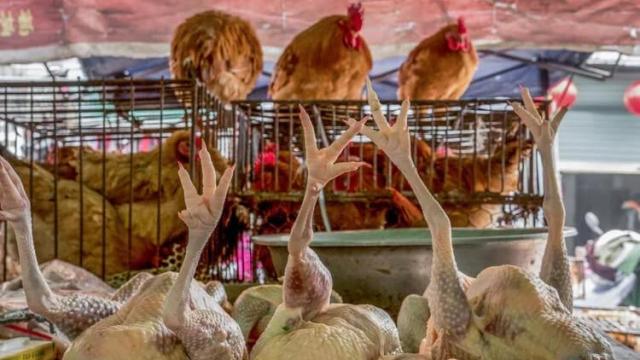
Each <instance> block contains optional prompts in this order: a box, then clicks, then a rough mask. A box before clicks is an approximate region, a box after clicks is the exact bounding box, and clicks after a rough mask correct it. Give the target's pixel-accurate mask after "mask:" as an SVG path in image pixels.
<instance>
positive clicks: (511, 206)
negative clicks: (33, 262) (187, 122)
mask: <svg viewBox="0 0 640 360" xmlns="http://www.w3.org/2000/svg"><path fill="white" fill-rule="evenodd" d="M302 105H303V106H304V107H305V108H306V110H307V112H308V113H309V114H310V115H311V117H312V121H314V122H315V128H316V133H317V134H318V138H319V139H320V140H319V142H320V143H321V144H319V145H320V146H326V144H328V143H330V142H331V141H333V139H335V138H336V137H337V136H339V135H340V134H341V133H342V132H343V131H344V130H345V129H346V127H347V125H346V124H345V123H344V120H346V119H347V118H349V117H351V118H360V117H362V116H364V115H365V114H369V113H370V109H369V106H368V105H367V104H366V103H365V102H362V101H341V102H336V101H314V102H303V103H302ZM400 106H401V104H400V103H399V102H397V101H389V102H384V103H383V107H384V109H383V110H384V112H385V113H386V116H387V118H388V119H390V121H392V122H393V121H395V117H396V116H397V115H398V114H399V112H400ZM539 106H540V108H541V110H546V106H547V104H546V103H540V104H539ZM226 112H227V113H230V114H227V115H226V118H227V119H229V120H225V121H232V122H235V123H237V124H238V125H237V128H238V132H239V136H238V139H237V144H234V146H235V153H234V155H233V156H232V157H233V158H234V161H235V162H236V163H238V164H240V165H241V166H240V167H239V169H240V171H239V173H238V176H237V182H236V184H235V186H236V188H235V190H236V192H237V193H238V194H241V195H242V196H244V197H245V198H249V199H251V202H252V203H255V204H256V205H257V208H258V209H259V211H258V213H257V216H258V231H259V232H283V231H287V230H288V229H289V227H290V226H291V223H292V220H293V218H294V217H295V211H289V214H284V215H283V214H282V211H285V212H286V211H288V210H291V209H289V207H287V206H283V205H282V204H286V203H287V202H293V203H297V202H299V200H300V198H301V196H302V190H303V184H304V181H303V179H302V168H303V151H302V149H303V146H302V145H303V144H302V141H303V140H302V130H301V125H300V122H299V120H298V103H294V102H284V101H275V102H261V101H244V102H235V103H234V106H233V108H232V109H231V110H227V111H226ZM408 124H409V130H410V133H411V136H412V140H413V141H412V144H413V145H412V146H413V157H414V160H415V162H416V166H417V168H418V170H419V171H420V173H421V175H422V176H423V179H424V180H425V181H426V183H427V185H428V186H429V188H430V189H431V190H432V192H434V194H435V195H436V197H438V199H439V201H441V202H442V204H443V205H444V207H445V209H446V210H447V211H448V213H449V215H450V217H452V222H453V224H454V226H460V227H476V228H484V227H489V226H493V225H497V224H502V225H510V226H534V225H536V224H537V222H539V221H540V218H539V214H538V212H539V209H540V207H541V205H542V187H541V182H540V177H539V174H538V171H537V169H538V160H537V155H536V153H535V151H534V149H533V141H532V139H531V136H530V134H529V133H528V131H527V130H526V128H525V127H524V126H523V125H522V123H521V121H520V119H519V118H518V117H517V115H516V114H515V113H514V112H513V111H512V109H511V107H510V106H509V102H508V100H471V101H416V102H413V103H412V105H411V108H410V110H409V118H408ZM225 128H226V129H228V128H229V127H228V126H227V127H225ZM342 159H344V160H360V161H365V162H368V163H369V164H370V165H371V166H370V167H365V168H361V169H360V170H358V171H357V172H356V173H354V174H351V175H345V176H343V177H341V178H339V179H336V181H334V182H332V183H331V184H330V185H328V186H327V188H326V189H325V192H324V199H325V206H321V207H323V208H324V209H321V210H322V211H321V212H320V215H319V216H320V218H319V219H317V221H316V223H317V224H318V227H319V228H321V229H333V230H336V229H337V230H345V229H359V228H382V227H398V226H410V225H417V224H416V223H414V222H415V219H399V218H398V217H400V218H402V217H405V218H406V217H407V214H406V212H407V211H409V212H411V210H410V208H411V206H410V205H409V204H408V203H407V201H409V202H413V199H412V198H413V194H412V192H411V189H410V188H409V186H408V184H406V182H405V180H404V178H403V177H402V176H401V175H400V173H399V171H398V170H397V169H396V168H395V167H394V166H393V165H392V164H391V163H390V162H389V161H388V159H387V158H386V157H385V156H384V154H383V153H382V152H381V151H380V150H379V149H377V148H376V147H375V145H373V144H372V143H371V142H370V141H369V140H368V139H367V138H365V137H363V136H357V137H356V138H355V139H354V140H353V141H352V143H351V144H350V146H349V147H348V148H347V150H345V151H344V153H343V154H342ZM341 203H342V205H340V204H341ZM358 203H360V204H358ZM265 204H268V206H266V205H265ZM406 206H409V209H407V208H405V207H406ZM294 207H295V205H294ZM353 207H359V208H360V209H359V210H360V211H359V212H358V213H359V215H357V216H355V218H346V217H345V214H351V213H349V212H348V211H347V210H349V208H353ZM365 208H368V209H365ZM261 209H262V210H264V211H267V212H269V214H267V213H264V211H262V210H261ZM327 211H328V212H329V213H328V214H327V213H326V212H327ZM274 213H278V215H276V216H273V217H271V218H270V216H271V215H273V214H274ZM355 213H356V212H353V214H355ZM409 217H410V216H409ZM420 217H421V215H420ZM417 220H418V221H419V219H417Z"/></svg>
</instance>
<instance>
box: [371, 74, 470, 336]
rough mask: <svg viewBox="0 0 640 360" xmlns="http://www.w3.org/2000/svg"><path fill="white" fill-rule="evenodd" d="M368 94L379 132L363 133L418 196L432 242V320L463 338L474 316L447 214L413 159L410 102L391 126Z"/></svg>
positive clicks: (429, 292) (430, 288)
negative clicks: (456, 259)
mask: <svg viewBox="0 0 640 360" xmlns="http://www.w3.org/2000/svg"><path fill="white" fill-rule="evenodd" d="M367 93H368V100H369V105H370V106H371V112H372V114H373V119H374V120H375V123H376V124H377V126H378V128H379V129H380V130H379V131H375V130H373V129H371V128H370V127H368V126H364V127H363V128H362V133H363V134H365V135H366V136H367V137H369V138H370V139H371V140H372V141H373V142H374V143H375V144H376V145H377V146H378V147H379V148H380V149H382V151H384V152H385V154H387V156H388V157H389V158H390V159H391V161H392V162H393V163H394V164H395V165H396V166H397V167H398V169H399V170H400V171H401V172H402V174H403V175H404V176H405V177H406V179H407V181H408V183H409V185H410V186H411V188H412V189H413V192H414V193H415V194H416V198H417V199H418V202H419V203H420V206H421V208H422V212H423V215H424V218H425V220H426V222H427V224H428V226H429V230H430V231H431V235H432V236H431V237H432V239H433V240H432V241H433V263H432V266H431V280H430V283H429V287H428V288H427V293H426V294H427V298H428V300H429V307H430V309H431V316H432V318H433V319H434V321H435V322H436V323H437V325H438V326H439V327H440V328H443V329H447V330H446V332H447V334H448V335H449V336H453V337H459V336H462V335H464V333H465V331H466V329H467V326H468V324H469V319H470V316H471V313H470V311H469V305H468V303H467V299H466V297H465V294H464V291H463V289H462V286H461V285H460V281H461V279H460V278H459V276H458V268H457V266H456V261H455V259H454V256H453V246H452V242H451V223H450V222H449V218H448V216H447V214H446V213H445V211H444V210H443V209H442V207H441V206H440V204H439V203H438V201H437V200H436V199H435V198H434V197H433V195H432V194H431V192H430V191H429V190H428V189H427V187H426V186H425V185H424V183H423V181H422V179H421V178H420V175H419V174H418V171H417V169H416V167H415V164H414V163H413V160H412V158H411V140H410V136H409V130H408V128H407V115H408V110H409V101H408V100H405V101H403V102H402V109H401V112H400V115H399V117H398V120H397V121H396V123H395V124H394V125H393V126H390V125H389V124H388V122H387V120H386V119H385V117H384V114H383V113H382V107H381V105H380V101H379V100H378V96H377V94H376V93H375V92H374V91H373V88H372V87H371V83H370V82H369V81H367Z"/></svg>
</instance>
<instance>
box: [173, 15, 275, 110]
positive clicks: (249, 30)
mask: <svg viewBox="0 0 640 360" xmlns="http://www.w3.org/2000/svg"><path fill="white" fill-rule="evenodd" d="M169 65H170V68H171V74H172V76H173V78H174V79H194V80H198V81H199V82H201V83H202V84H204V85H205V86H206V88H207V90H208V91H209V93H210V94H211V95H213V96H215V97H217V98H218V99H220V100H222V101H223V102H229V101H233V100H243V99H245V98H246V97H247V95H248V94H249V93H250V92H251V90H253V87H254V86H255V83H256V81H257V80H258V77H259V76H260V72H261V71H262V48H261V47H260V42H259V40H258V37H257V36H256V32H255V30H254V29H253V27H252V26H251V24H249V23H248V22H247V21H245V20H243V19H241V18H239V17H237V16H234V15H230V14H226V13H224V12H222V11H217V10H210V11H205V12H202V13H199V14H196V15H193V16H192V17H190V18H188V19H186V20H185V21H184V22H183V23H182V24H180V25H179V26H178V28H177V29H176V31H175V33H174V35H173V39H172V41H171V55H170V61H169ZM178 96H179V98H181V97H182V95H180V94H178Z"/></svg>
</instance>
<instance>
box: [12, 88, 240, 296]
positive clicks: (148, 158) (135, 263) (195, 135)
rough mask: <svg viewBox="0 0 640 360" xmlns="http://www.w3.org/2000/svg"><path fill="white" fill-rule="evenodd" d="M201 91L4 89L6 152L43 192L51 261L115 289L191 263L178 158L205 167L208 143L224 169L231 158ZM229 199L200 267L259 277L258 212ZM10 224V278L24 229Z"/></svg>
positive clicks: (46, 253)
mask: <svg viewBox="0 0 640 360" xmlns="http://www.w3.org/2000/svg"><path fill="white" fill-rule="evenodd" d="M176 93H177V94H179V96H180V99H179V100H178V99H177V97H176V95H175V94H176ZM199 93H203V90H202V89H201V88H199V87H198V86H197V85H195V84H193V83H191V82H187V81H164V80H162V81H146V80H128V79H127V80H125V79H123V80H108V81H82V82H80V81H79V82H66V83H62V82H58V83H14V84H3V85H2V88H1V89H0V97H1V98H2V101H0V103H1V104H2V105H0V107H1V109H0V139H2V140H3V141H2V142H1V143H2V148H1V152H2V156H3V157H5V158H6V159H8V160H9V161H10V163H11V164H12V166H13V167H14V168H15V169H16V171H17V172H18V174H19V176H20V177H21V180H22V182H23V183H24V184H25V188H26V190H27V192H28V194H29V197H30V199H31V204H32V208H31V210H32V218H33V226H34V241H35V246H36V253H37V254H38V260H39V261H40V262H46V261H50V260H52V259H61V260H63V261H66V262H68V263H71V264H75V265H78V266H80V267H83V268H85V269H87V270H89V271H90V272H92V273H94V274H96V275H98V276H101V277H103V278H106V279H107V280H109V282H110V283H111V284H112V285H114V286H118V285H119V284H120V283H122V281H124V280H126V279H128V278H129V277H130V276H132V275H133V274H135V273H136V272H138V271H143V270H144V271H151V272H160V271H166V270H174V271H176V270H177V269H178V268H179V266H180V263H181V259H182V257H183V253H184V249H185V245H186V240H187V239H186V234H187V229H186V226H185V225H184V224H183V223H182V221H181V220H180V219H179V218H178V217H177V216H176V214H177V212H178V211H179V210H182V209H183V208H184V199H183V194H182V190H181V187H180V185H179V181H178V176H177V170H178V162H180V163H182V164H184V165H185V167H187V169H190V170H191V171H192V172H193V169H195V167H194V165H195V164H197V163H198V161H199V159H198V158H197V156H196V153H197V150H198V149H200V148H201V147H202V146H203V144H206V145H207V147H208V148H209V152H210V153H211V155H212V158H213V159H214V163H215V167H216V171H217V172H219V173H221V172H222V171H224V169H225V168H226V166H227V164H228V161H227V159H226V158H225V157H224V156H223V155H222V154H221V153H220V152H218V151H217V150H215V147H214V146H215V142H212V141H211V139H210V136H209V135H210V134H209V133H208V132H206V131H202V121H203V119H207V118H210V117H211V114H207V115H206V116H205V115H200V114H201V113H202V112H203V111H205V109H206V108H207V101H209V100H210V99H209V98H206V97H204V96H201V97H200V100H198V94H199ZM198 109H201V111H200V110H198ZM203 139H204V140H205V141H203ZM212 145H214V146H212ZM229 201H230V202H231V205H230V206H227V207H226V209H227V211H226V214H224V215H223V216H224V218H223V219H224V221H223V224H224V225H222V226H221V227H219V228H218V230H217V231H216V233H215V234H214V236H213V239H212V241H211V242H210V245H209V246H208V247H207V250H205V254H204V256H203V259H202V261H201V264H200V267H199V271H198V276H199V277H200V278H201V279H203V280H206V279H211V278H216V279H225V280H229V281H231V280H244V279H245V278H246V277H249V276H251V271H250V259H251V256H250V253H249V251H250V249H249V247H248V246H247V245H248V237H247V234H246V230H247V229H248V212H247V211H246V208H244V207H242V206H241V205H240V204H239V203H238V201H236V200H234V199H233V198H231V197H230V198H229ZM2 230H3V235H2V241H3V248H2V249H3V257H2V258H3V266H2V277H3V279H5V280H6V279H10V278H13V277H15V276H17V275H18V274H19V271H20V269H19V266H18V265H17V259H18V256H17V249H16V243H15V239H14V238H13V233H12V232H11V231H7V230H8V228H7V227H6V224H5V225H4V226H3V227H2Z"/></svg>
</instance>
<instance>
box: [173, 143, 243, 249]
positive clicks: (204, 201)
mask: <svg viewBox="0 0 640 360" xmlns="http://www.w3.org/2000/svg"><path fill="white" fill-rule="evenodd" d="M199 155H200V159H201V162H202V194H198V191H197V190H196V187H195V186H194V185H193V182H191V179H190V177H189V173H188V172H187V170H185V168H184V167H183V166H182V165H181V164H179V169H178V176H179V178H180V183H181V184H182V188H183V190H184V202H185V205H186V207H187V208H186V209H185V210H182V211H181V212H180V213H178V216H179V217H180V219H182V221H184V223H185V224H187V227H188V228H189V231H190V232H194V231H196V232H201V233H208V235H211V233H212V232H213V230H214V229H215V227H216V225H217V224H218V221H220V217H221V216H222V211H223V210H224V201H225V198H226V196H227V192H228V190H229V186H230V185H231V179H232V176H233V171H234V169H235V166H230V167H228V168H227V169H226V170H225V172H224V174H222V177H221V178H220V183H219V184H218V185H217V186H216V172H215V169H214V167H213V162H212V161H211V156H210V155H209V152H208V151H206V146H204V145H203V147H202V149H201V150H200V153H199ZM207 237H208V236H207ZM199 238H201V237H199Z"/></svg>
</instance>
